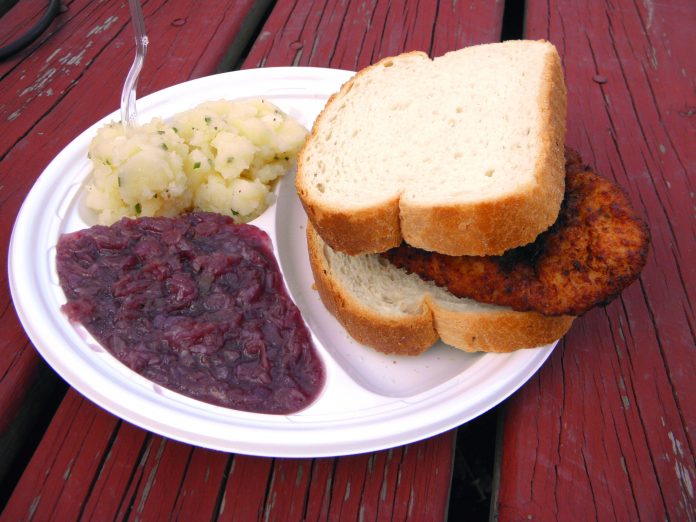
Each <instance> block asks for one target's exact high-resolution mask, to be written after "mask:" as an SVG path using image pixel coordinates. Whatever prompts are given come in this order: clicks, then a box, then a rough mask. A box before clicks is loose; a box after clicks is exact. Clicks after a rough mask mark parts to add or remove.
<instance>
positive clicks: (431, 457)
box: [2, 390, 455, 521]
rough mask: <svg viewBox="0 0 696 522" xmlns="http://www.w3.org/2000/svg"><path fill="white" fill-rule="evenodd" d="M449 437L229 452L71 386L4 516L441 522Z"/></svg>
mask: <svg viewBox="0 0 696 522" xmlns="http://www.w3.org/2000/svg"><path fill="white" fill-rule="evenodd" d="M454 436H455V431H454V430H453V431H449V432H447V433H444V434H442V435H439V436H437V437H433V438H430V439H427V440H425V441H422V442H417V443H414V444H411V445H409V446H405V447H400V448H395V449H392V450H385V451H380V452H375V453H371V454H366V455H355V456H350V457H341V458H324V459H271V458H261V457H250V456H244V455H232V454H228V453H224V452H218V451H212V450H207V449H203V448H196V447H193V446H190V445H188V444H183V443H180V442H176V441H173V440H170V439H167V438H165V437H161V436H157V435H153V434H151V433H148V432H146V431H144V430H142V429H140V428H137V427H134V426H132V425H130V424H128V423H126V422H123V421H121V420H119V419H118V418H116V417H114V416H113V415H111V414H109V413H107V412H105V411H104V410H102V409H100V408H98V407H96V406H95V405H94V404H92V403H91V402H89V401H87V400H86V399H84V398H83V397H81V396H80V395H78V394H77V393H76V392H75V391H73V390H70V391H69V392H68V393H67V395H66V397H65V399H64V400H63V402H62V404H61V406H60V408H59V410H58V412H57V414H56V417H55V419H54V421H53V423H52V424H51V426H50V427H49V429H48V430H47V432H46V434H45V435H44V438H43V440H42V442H41V445H40V446H39V448H38V449H37V451H36V453H35V454H34V456H33V458H32V461H31V463H30V464H29V466H27V468H26V470H25V472H24V474H23V475H22V478H21V480H20V482H19V483H18V484H17V486H16V488H15V491H14V493H13V495H12V496H11V498H10V500H9V502H8V503H7V505H6V506H5V509H4V511H3V512H2V518H3V520H49V519H55V520H79V519H86V520H141V519H142V520H175V519H177V520H213V519H219V520H233V521H236V520H240V521H248V520H259V521H260V520H286V521H299V520H327V519H331V520H334V519H335V520H339V519H340V520H343V519H349V520H358V519H361V520H444V518H445V515H446V512H447V494H446V493H447V491H448V488H449V482H450V474H451V461H452V455H451V452H452V448H453V442H454ZM400 491H403V492H406V493H405V494H404V493H401V492H400Z"/></svg>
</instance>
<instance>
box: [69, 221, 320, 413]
mask: <svg viewBox="0 0 696 522" xmlns="http://www.w3.org/2000/svg"><path fill="white" fill-rule="evenodd" d="M57 268H58V275H59V279H60V284H61V287H62V288H63V291H64V292H65V295H66V296H67V303H66V304H65V305H63V311H64V312H65V313H66V314H67V316H68V317H69V319H70V320H71V321H75V322H79V323H81V324H82V325H84V327H85V328H86V329H87V330H88V331H89V332H90V333H91V334H92V335H93V336H94V337H95V338H96V339H97V340H98V341H99V342H100V343H101V344H102V345H103V346H104V347H105V348H106V349H107V350H108V351H109V352H111V353H112V354H113V355H114V356H115V357H116V358H117V359H118V360H119V361H121V362H122V363H124V364H125V365H126V366H128V367H129V368H131V369H132V370H134V371H136V372H137V373H139V374H140V375H142V376H144V377H146V378H147V379H149V380H151V381H152V382H154V383H157V384H159V385H161V386H163V387H165V388H168V389H171V390H174V391H176V392H179V393H181V394H183V395H186V396H188V397H192V398H194V399H198V400H201V401H205V402H208V403H211V404H216V405H220V406H225V407H229V408H234V409H237V410H243V411H250V412H257V413H272V414H288V413H293V412H297V411H299V410H301V409H303V408H305V407H306V406H308V405H309V404H310V403H311V402H312V401H313V400H314V399H315V398H316V397H317V395H318V393H319V391H320V390H321V388H322V386H323V384H324V368H323V365H322V363H321V360H320V359H319V357H318V356H317V354H316V352H315V350H314V347H313V345H312V342H311V336H310V333H309V331H308V330H307V327H306V325H305V323H304V321H303V320H302V317H301V315H300V312H299V310H298V308H297V307H296V306H295V304H294V303H293V302H292V300H291V299H290V297H289V296H288V294H287V292H286V290H285V286H284V282H283V279H282V275H281V274H280V271H279V269H278V264H277V262H276V259H275V257H274V255H273V250H272V246H271V241H270V238H269V237H268V236H267V235H266V234H265V233H264V232H263V231H261V230H260V229H258V228H257V227H255V226H253V225H238V224H235V223H234V222H233V220H232V219H231V218H228V217H225V216H222V215H219V214H212V213H205V212H199V213H192V214H186V215H183V216H179V217H176V218H148V217H143V218H138V219H128V218H124V219H122V220H121V221H118V222H117V223H115V224H113V225H111V226H109V227H106V226H99V225H98V226H94V227H91V228H89V229H85V230H80V231H78V232H73V233H70V234H65V235H63V236H61V237H60V239H59V241H58V248H57Z"/></svg>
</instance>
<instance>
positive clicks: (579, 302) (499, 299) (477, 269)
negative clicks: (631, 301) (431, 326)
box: [383, 150, 650, 315]
mask: <svg viewBox="0 0 696 522" xmlns="http://www.w3.org/2000/svg"><path fill="white" fill-rule="evenodd" d="M649 243H650V234H649V231H648V227H647V225H646V224H645V223H644V222H643V220H641V219H640V217H639V216H638V215H637V213H636V212H635V210H634V209H633V207H632V206H631V202H630V200H629V198H628V196H627V195H626V193H625V192H624V191H623V189H621V188H620V187H619V186H617V185H616V184H614V183H612V182H611V181H609V180H607V179H604V178H602V177H600V176H598V175H597V174H595V173H594V172H593V171H592V170H591V169H590V168H589V167H587V166H585V165H583V163H582V160H581V158H580V156H579V155H578V154H577V153H576V152H573V151H570V150H566V188H565V199H564V200H563V204H562V206H561V210H560V213H559V216H558V219H557V221H556V222H555V223H554V225H553V226H552V227H551V228H550V229H549V230H547V231H546V232H544V233H542V234H541V235H539V237H538V238H537V240H536V241H535V242H534V243H531V244H529V245H525V246H522V247H518V248H515V249H512V250H509V251H507V252H505V253H504V254H503V255H501V256H487V257H477V256H459V257H452V256H447V255H444V254H438V253H433V252H426V251H424V250H420V249H415V248H413V247H410V246H408V245H406V244H404V245H402V246H400V247H397V248H394V249H392V250H390V251H388V252H386V253H384V254H383V255H384V256H385V257H386V258H387V259H388V260H390V261H391V262H392V263H393V264H394V265H396V266H398V267H401V268H404V269H406V270H407V271H408V272H413V273H416V274H418V275H420V276H421V277H422V278H424V279H428V280H431V281H434V282H435V283H436V284H438V285H439V286H444V287H446V288H447V289H448V290H449V291H450V292H451V293H452V294H454V295H456V296H458V297H468V298H471V299H475V300H477V301H480V302H483V303H491V304H497V305H503V306H509V307H511V308H513V309H514V310H518V311H536V312H539V313H542V314H544V315H581V314H583V313H585V312H586V311H588V310H589V309H590V308H592V307H594V306H600V305H606V304H607V303H609V302H610V301H611V300H613V299H614V298H615V297H617V296H618V295H619V293H620V292H621V291H622V290H623V289H624V288H626V287H627V286H628V285H630V284H631V283H632V282H633V281H634V280H635V279H637V277H638V275H639V274H640V271H641V270H642V268H643V266H644V265H645V261H646V257H647V253H648V247H649Z"/></svg>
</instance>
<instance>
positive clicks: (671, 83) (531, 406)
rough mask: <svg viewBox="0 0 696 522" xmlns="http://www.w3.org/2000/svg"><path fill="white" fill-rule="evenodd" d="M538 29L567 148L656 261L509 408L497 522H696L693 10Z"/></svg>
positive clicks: (673, 5)
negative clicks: (644, 239) (615, 190)
mask: <svg viewBox="0 0 696 522" xmlns="http://www.w3.org/2000/svg"><path fill="white" fill-rule="evenodd" d="M526 21H527V25H526V36H527V37H529V38H548V39H549V40H551V41H552V42H553V43H555V44H556V45H557V47H558V49H559V52H560V53H561V55H562V58H563V63H564V68H565V71H566V83H567V85H568V137H567V143H568V144H569V145H570V146H571V147H573V148H576V149H578V150H579V151H580V152H581V154H582V156H583V158H584V159H585V161H586V162H587V163H589V164H591V165H592V166H594V167H595V168H596V169H597V171H598V172H599V173H600V174H603V175H605V176H606V177H609V178H611V179H614V180H615V181H617V182H618V183H619V184H621V185H622V186H623V187H624V188H625V189H626V190H627V192H628V193H629V195H630V197H631V199H632V201H633V203H634V205H635V206H636V208H637V209H638V211H639V212H640V213H641V214H642V215H643V216H644V217H645V219H646V220H647V222H648V224H649V226H650V230H651V234H652V249H651V252H650V256H649V260H648V263H647V266H646V267H645V270H644V271H643V274H642V276H641V279H640V281H639V282H637V283H635V284H634V285H633V286H631V287H630V288H629V289H628V290H626V291H625V292H624V293H623V294H622V296H621V298H620V299H618V300H617V301H615V302H613V303H612V304H611V305H610V306H608V307H607V308H605V309H598V310H594V311H592V312H590V313H589V314H587V315H586V316H584V317H582V318H581V319H579V320H578V321H576V323H575V325H574V327H573V329H572V330H571V332H570V334H568V335H567V336H566V338H565V340H564V342H563V343H562V344H561V345H559V349H557V350H556V351H555V353H554V354H553V356H552V358H551V359H550V361H549V362H548V363H547V364H546V365H545V366H544V367H543V368H542V370H541V371H540V372H539V374H538V375H537V377H535V378H534V379H533V380H532V381H531V382H530V383H529V384H528V385H527V386H525V387H524V388H523V389H522V390H521V391H520V392H519V393H518V394H517V395H516V396H515V397H514V398H513V399H512V400H511V401H510V402H509V404H508V407H507V412H506V413H507V415H506V422H505V427H504V435H503V445H502V459H501V469H500V490H499V503H498V506H497V509H498V513H497V515H498V519H499V520H501V521H506V520H521V519H527V518H529V519H534V520H551V519H553V520H571V519H572V520H590V519H591V520H696V496H695V491H694V490H695V488H696V466H695V465H694V456H695V455H696V453H695V447H694V444H695V439H694V437H695V435H696V401H694V399H693V397H694V396H695V395H696V381H695V380H694V375H696V340H695V339H696V338H695V336H694V332H695V331H696V328H695V326H696V316H695V314H694V302H695V300H696V291H695V290H694V289H695V288H696V239H695V238H696V221H695V220H694V185H695V184H696V147H694V144H695V143H696V126H695V125H694V110H695V107H696V95H695V92H696V90H695V84H694V78H695V77H696V67H695V63H696V62H694V59H693V45H692V43H693V27H694V24H696V4H695V3H694V2H689V1H678V2H669V3H667V2H661V3H658V2H653V1H649V0H646V1H644V2H618V3H616V2H588V3H580V2H571V1H567V0H564V1H552V2H529V3H528V12H527V18H526Z"/></svg>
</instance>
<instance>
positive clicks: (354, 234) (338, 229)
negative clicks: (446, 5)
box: [296, 41, 566, 255]
mask: <svg viewBox="0 0 696 522" xmlns="http://www.w3.org/2000/svg"><path fill="white" fill-rule="evenodd" d="M520 46H525V50H523V51H521V52H522V55H523V56H524V53H525V52H529V53H531V54H533V55H535V56H537V57H538V56H539V54H540V53H541V54H542V55H543V57H542V58H539V59H537V62H538V61H539V60H543V65H542V66H540V67H539V69H540V72H539V74H540V75H541V79H540V80H539V81H537V82H536V83H534V87H535V88H536V96H535V97H533V98H532V99H531V101H530V103H532V104H534V103H535V104H536V107H535V109H534V110H535V113H534V114H535V119H536V118H538V121H539V125H538V132H537V133H536V135H535V136H533V140H532V141H533V142H534V143H535V144H538V148H537V149H535V150H536V153H535V154H534V156H533V157H532V158H529V160H528V161H527V163H528V167H529V172H530V173H529V174H528V175H527V177H528V178H529V179H528V182H525V183H521V184H520V186H519V187H517V186H516V188H515V189H514V190H512V191H510V190H507V189H505V184H506V181H505V179H502V180H501V181H500V182H499V187H500V189H499V190H498V189H496V190H493V191H488V192H487V193H486V194H483V195H481V197H471V196H469V197H466V198H462V199H461V200H459V199H458V198H457V197H444V198H437V197H433V198H431V199H430V200H423V199H418V198H415V199H414V198H408V197H406V196H405V193H404V191H398V190H397V191H396V192H394V193H389V194H385V196H384V198H382V199H380V198H379V197H377V198H372V197H370V198H367V197H366V195H367V194H369V195H370V196H372V195H374V194H377V195H379V194H380V192H381V190H382V186H381V185H379V183H375V184H374V186H372V183H373V182H374V176H372V177H371V174H369V173H367V172H361V171H362V166H365V163H367V162H362V164H361V163H358V164H357V165H355V164H353V163H346V164H347V165H348V167H347V168H346V169H345V170H344V171H340V169H338V170H335V171H334V170H332V169H331V168H328V169H327V171H325V172H319V171H320V170H322V168H323V167H322V165H321V164H320V163H321V162H322V161H323V159H322V158H327V155H337V156H338V157H337V158H336V162H335V165H343V164H344V163H345V162H346V161H347V160H349V159H350V158H346V157H340V155H341V154H347V155H350V154H353V153H354V151H351V150H349V147H344V146H336V147H332V146H330V145H324V143H329V140H331V139H334V138H335V136H336V135H337V134H340V132H341V131H340V130H338V129H340V128H341V126H338V127H337V126H336V122H337V121H339V120H343V122H345V121H346V120H350V121H352V120H351V118H356V121H361V118H363V115H361V114H353V113H351V111H350V110H343V108H342V105H344V104H345V103H346V102H347V100H348V101H350V100H349V97H352V98H350V99H351V100H354V99H355V97H356V96H359V95H360V93H361V89H362V85H363V84H364V83H365V82H367V83H371V82H372V81H373V80H372V78H373V77H377V76H379V75H383V74H387V73H384V72H382V71H384V70H385V68H386V69H387V70H389V69H396V65H398V64H402V63H405V64H406V66H408V67H414V68H418V67H423V68H424V74H425V73H426V72H427V70H429V69H428V68H429V67H431V66H432V64H433V63H435V64H437V63H440V62H438V60H445V61H447V60H449V61H453V60H454V66H452V65H447V67H450V68H455V66H456V60H457V59H459V57H460V55H458V54H457V53H463V54H461V60H466V59H467V56H468V55H467V54H466V53H472V52H474V53H509V52H517V51H515V49H516V48H517V47H520ZM526 48H529V51H527V50H526ZM472 50H473V51H472ZM511 50H512V51H511ZM444 63H447V62H444ZM388 64H392V65H391V66H390V67H387V65H388ZM499 72H500V74H501V75H502V74H504V73H505V71H499ZM397 78H398V77H397ZM374 81H376V80H374ZM505 81H509V78H505ZM401 87H402V86H401V85H399V84H398V83H395V84H394V85H393V89H392V90H391V91H390V92H387V93H385V101H384V104H383V106H384V110H382V105H380V106H379V107H378V108H377V110H375V111H373V112H374V113H373V114H370V115H369V117H370V119H371V121H374V122H375V125H379V122H380V121H385V120H386V119H388V118H390V117H391V115H390V112H389V109H388V104H389V103H391V102H390V100H392V99H396V100H397V101H396V102H394V103H395V104H397V105H398V103H399V102H398V100H399V99H402V98H404V97H405V96H407V95H408V93H406V94H403V93H400V90H399V89H400V88H401ZM406 88H410V87H406ZM472 88H473V89H475V88H476V86H475V85H474V87H472ZM400 96H401V98H400ZM438 96H440V97H444V96H445V93H433V100H434V102H433V103H436V102H438V101H439V99H438ZM403 103H405V104H408V101H405V102H403ZM458 103H460V104H462V105H463V104H465V103H466V100H463V101H461V102H458ZM494 103H496V100H495V99H491V100H490V104H494ZM433 110H436V108H434V109H433ZM457 110H458V111H459V110H460V107H457ZM354 112H357V111H354ZM484 112H485V107H484ZM484 116H485V115H484ZM337 118H338V120H337ZM535 121H536V120H535ZM565 121H566V90H565V84H564V81H563V73H562V68H561V62H560V58H559V56H558V53H557V52H556V49H555V47H554V46H553V45H552V44H550V43H548V42H543V41H540V42H529V41H519V42H503V43H499V44H485V45H483V46H475V47H472V48H465V49H462V50H460V51H455V52H453V53H448V54H447V55H445V56H443V57H441V58H436V59H435V61H431V60H430V59H429V58H428V57H427V55H425V54H424V53H421V52H410V53H404V54H402V55H399V56H396V57H392V58H385V59H383V60H380V61H379V62H377V63H375V64H374V65H371V66H369V67H367V68H365V69H363V70H361V71H359V72H358V73H357V74H356V75H355V76H354V77H353V78H351V79H350V80H349V81H347V82H346V83H345V84H344V85H343V86H342V87H341V89H340V90H339V91H338V92H337V93H335V94H334V95H333V96H331V98H330V99H329V100H328V102H327V104H326V106H325V107H324V109H323V110H322V112H321V113H320V115H319V116H318V118H317V119H316V121H315V123H314V126H313V128H312V132H311V134H310V137H309V138H308V140H307V142H306V144H305V146H304V148H303V149H302V150H301V151H300V153H299V156H298V166H297V176H296V189H297V193H298V195H299V197H300V200H301V202H302V205H303V207H304V209H305V211H306V213H307V215H308V217H309V220H310V221H311V223H312V224H313V225H314V227H315V228H316V229H317V231H318V233H319V234H320V235H321V236H322V238H323V239H324V240H325V241H326V242H327V243H328V244H329V245H331V247H332V248H334V249H335V250H339V251H341V252H345V253H348V254H351V255H355V254H364V253H375V252H383V251H385V250H387V249H389V248H391V247H394V246H397V245H399V244H400V243H401V242H402V241H403V240H405V241H406V242H408V243H409V244H410V245H412V246H416V247H419V248H423V249H425V250H431V251H436V252H441V253H444V254H449V255H498V254H501V253H502V252H504V251H505V250H508V249H510V248H514V247H517V246H520V245H524V244H527V243H530V242H532V241H533V240H534V239H535V238H536V236H537V235H538V234H539V233H541V232H542V231H544V230H546V229H547V228H548V227H549V226H551V224H553V222H554V221H555V220H556V217H557V215H558V211H559V209H560V205H561V201H562V198H563V193H564V179H565V176H564V153H563V146H564V141H565V132H566V129H565ZM465 123H466V122H465ZM346 125H347V128H350V124H346ZM500 125H501V129H502V130H501V131H500V133H501V134H504V133H507V134H506V135H509V134H510V133H512V134H513V135H514V133H515V132H518V129H516V128H512V129H503V127H504V125H505V124H504V123H503V122H500ZM454 131H456V129H454V130H453V132H454ZM463 132H466V133H469V134H471V130H468V131H463ZM519 132H522V129H519ZM469 134H467V136H469ZM397 138H398V136H391V135H380V136H378V138H376V139H379V140H380V143H379V144H378V147H377V145H376V148H378V149H379V150H385V151H390V150H392V149H393V150H402V149H399V147H400V146H401V145H400V143H397V142H395V141H392V140H395V139H397ZM435 141H437V136H436V137H435ZM399 142H402V140H399ZM433 145H435V144H433ZM410 151H411V149H409V153H411V152H410ZM421 154H422V155H427V154H428V147H427V146H424V147H420V146H418V147H417V146H414V147H413V152H412V155H413V156H414V158H413V162H412V164H420V163H419V162H420V161H421V160H422V161H424V162H430V161H439V159H438V158H434V159H433V158H425V157H420V156H419V155H421ZM500 154H505V152H502V151H501V152H500ZM510 154H511V153H510ZM386 158H387V160H386V161H390V159H389V156H388V155H387V156H386ZM467 162H469V158H466V157H463V158H461V163H462V165H465V166H466V165H467ZM469 163H470V162H469ZM370 168H371V169H373V171H372V172H374V170H377V171H379V170H380V168H381V167H380V165H379V164H377V165H370ZM429 168H431V167H429ZM433 168H434V169H435V170H436V171H437V170H438V168H437V166H435V167H433ZM444 169H450V170H451V169H452V161H451V160H448V161H444V160H443V164H442V167H441V169H439V170H441V171H442V170H444ZM397 170H398V169H397ZM386 171H387V169H385V172H386ZM448 172H449V171H448ZM451 175H452V177H453V178H454V180H453V181H452V185H453V186H455V185H457V184H459V185H466V184H467V183H469V181H468V180H467V178H466V175H464V177H463V178H461V179H458V178H457V176H458V173H457V172H456V171H454V170H452V171H451ZM506 175H507V174H505V173H502V174H501V176H502V177H503V178H504V176H506ZM345 176H356V177H361V176H362V178H364V179H366V180H368V182H367V185H368V186H367V187H365V192H364V193H363V194H360V193H350V192H349V191H346V193H345V194H341V198H340V201H338V202H337V199H336V198H334V199H333V200H332V199H331V197H328V195H327V193H323V192H322V190H325V191H329V190H333V187H332V186H330V185H332V184H333V185H335V184H336V183H338V182H336V180H337V179H339V178H341V179H344V178H345ZM342 177H343V178H342ZM362 178H360V179H362ZM317 180H320V181H317ZM399 183H400V181H399V179H398V176H396V177H395V179H393V180H392V179H389V186H390V187H393V186H397V187H398V184H399ZM319 186H320V188H321V189H322V190H318V189H317V187H319ZM404 190H405V189H404ZM449 193H452V190H449ZM368 199H369V201H368Z"/></svg>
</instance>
